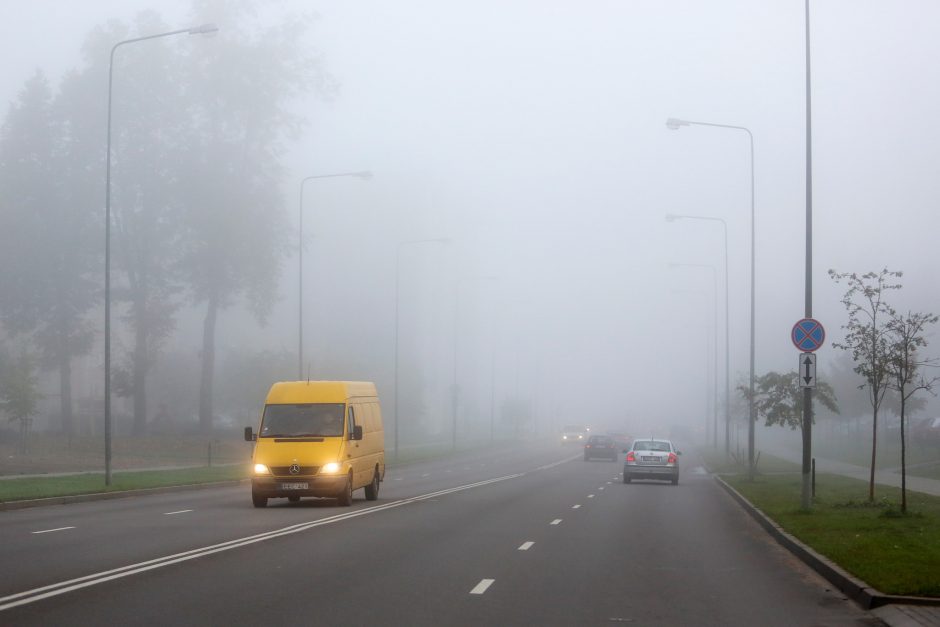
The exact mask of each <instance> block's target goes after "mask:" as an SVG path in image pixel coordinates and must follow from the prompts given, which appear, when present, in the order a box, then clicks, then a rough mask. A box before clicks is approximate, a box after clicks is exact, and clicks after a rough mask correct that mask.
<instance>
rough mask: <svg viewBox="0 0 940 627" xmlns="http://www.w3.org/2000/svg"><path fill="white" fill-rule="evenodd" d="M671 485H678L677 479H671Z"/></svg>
mask: <svg viewBox="0 0 940 627" xmlns="http://www.w3.org/2000/svg"><path fill="white" fill-rule="evenodd" d="M672 485H679V477H673V478H672Z"/></svg>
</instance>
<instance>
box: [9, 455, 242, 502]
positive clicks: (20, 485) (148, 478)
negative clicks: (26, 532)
mask: <svg viewBox="0 0 940 627" xmlns="http://www.w3.org/2000/svg"><path fill="white" fill-rule="evenodd" d="M247 476H248V466H247V464H238V465H235V466H213V467H212V468H208V467H204V468H181V469H173V470H141V471H131V472H116V473H114V474H113V475H112V482H111V485H110V486H105V485H104V475H103V474H100V473H96V474H90V473H89V474H81V475H66V476H58V477H36V478H24V479H4V480H2V481H0V501H21V500H24V499H41V498H47V497H53V496H72V495H76V494H94V493H99V492H118V491H122V490H139V489H143V488H160V487H166V486H178V485H190V484H198V483H212V482H215V481H232V480H238V479H244V478H246V477H247Z"/></svg>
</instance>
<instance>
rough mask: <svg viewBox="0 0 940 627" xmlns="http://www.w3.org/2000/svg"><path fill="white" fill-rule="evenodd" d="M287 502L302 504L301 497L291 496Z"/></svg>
mask: <svg viewBox="0 0 940 627" xmlns="http://www.w3.org/2000/svg"><path fill="white" fill-rule="evenodd" d="M287 500H288V501H290V502H291V503H299V502H300V497H299V496H289V497H287Z"/></svg>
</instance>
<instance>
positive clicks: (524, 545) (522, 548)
mask: <svg viewBox="0 0 940 627" xmlns="http://www.w3.org/2000/svg"><path fill="white" fill-rule="evenodd" d="M533 544H535V542H523V543H522V546H520V547H519V550H520V551H528V550H529V549H531V548H532V545H533Z"/></svg>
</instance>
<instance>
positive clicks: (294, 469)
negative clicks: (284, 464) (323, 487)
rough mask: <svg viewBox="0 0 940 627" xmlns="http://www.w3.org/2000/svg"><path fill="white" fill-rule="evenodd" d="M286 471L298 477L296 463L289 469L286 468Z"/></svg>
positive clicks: (298, 468)
mask: <svg viewBox="0 0 940 627" xmlns="http://www.w3.org/2000/svg"><path fill="white" fill-rule="evenodd" d="M287 471H288V472H290V474H292V475H299V474H300V466H299V465H298V464H297V462H294V463H293V464H291V465H290V468H288V469H287Z"/></svg>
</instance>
